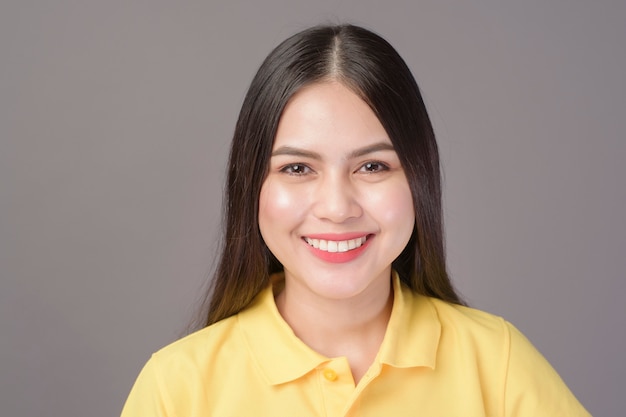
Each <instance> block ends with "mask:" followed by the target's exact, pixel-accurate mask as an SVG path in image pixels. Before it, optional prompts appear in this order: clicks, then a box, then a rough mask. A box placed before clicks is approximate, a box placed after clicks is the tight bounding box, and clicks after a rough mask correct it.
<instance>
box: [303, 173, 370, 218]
mask: <svg viewBox="0 0 626 417" xmlns="http://www.w3.org/2000/svg"><path fill="white" fill-rule="evenodd" d="M362 214H363V210H362V207H361V205H360V204H359V202H358V191H357V190H356V188H355V186H354V184H352V182H351V181H350V179H349V178H343V177H342V176H340V175H332V176H329V177H328V178H325V180H323V181H319V183H318V186H317V188H316V190H315V195H314V204H313V215H314V216H315V217H317V218H318V219H320V220H328V221H331V222H333V223H342V222H345V221H347V220H349V219H352V218H358V217H360V216H361V215H362Z"/></svg>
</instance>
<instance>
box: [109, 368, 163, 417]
mask: <svg viewBox="0 0 626 417" xmlns="http://www.w3.org/2000/svg"><path fill="white" fill-rule="evenodd" d="M155 361H156V358H155V356H152V358H151V359H150V360H149V361H148V362H147V363H146V365H145V366H144V367H143V369H142V370H141V372H140V373H139V376H138V377H137V380H136V381H135V384H134V385H133V388H132V389H131V391H130V394H129V395H128V398H127V399H126V403H125V404H124V408H123V409H122V415H121V417H140V416H141V417H175V416H174V415H173V414H171V413H168V411H167V405H166V403H167V400H166V398H165V393H164V392H163V390H162V387H161V384H160V381H159V377H158V375H157V373H156V370H155V367H156V365H155Z"/></svg>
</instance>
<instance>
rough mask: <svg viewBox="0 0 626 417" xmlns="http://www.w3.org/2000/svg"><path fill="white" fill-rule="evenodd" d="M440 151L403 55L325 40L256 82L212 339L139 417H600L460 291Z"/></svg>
mask: <svg viewBox="0 0 626 417" xmlns="http://www.w3.org/2000/svg"><path fill="white" fill-rule="evenodd" d="M440 182H441V181H440V172H439V157H438V153H437V145H436V142H435V137H434V134H433V129H432V126H431V124H430V121H429V118H428V115H427V113H426V109H425V106H424V103H423V101H422V98H421V96H420V93H419V89H418V86H417V84H416V83H415V80H414V79H413V77H412V75H411V73H410V71H409V69H408V68H407V66H406V64H405V63H404V61H403V60H402V58H401V57H400V56H399V55H398V54H397V52H396V51H395V50H394V49H393V48H392V47H391V46H390V45H389V44H388V43H387V42H386V41H385V40H383V39H382V38H380V37H379V36H377V35H375V34H373V33H371V32H369V31H367V30H365V29H362V28H359V27H355V26H349V25H345V26H331V27H315V28H311V29H308V30H305V31H303V32H301V33H298V34H296V35H294V36H293V37H291V38H289V39H287V40H286V41H284V42H283V43H282V44H280V45H279V46H278V47H277V48H276V49H275V50H274V51H273V52H272V53H271V54H270V55H269V56H268V57H267V58H266V60H265V62H264V63H263V64H262V66H261V68H260V69H259V71H258V73H257V74H256V76H255V78H254V80H253V81H252V85H251V87H250V89H249V91H248V94H247V96H246V98H245V100H244V104H243V107H242V110H241V113H240V116H239V120H238V122H237V126H236V129H235V134H234V139H233V143H232V149H231V154H230V162H229V170H228V187H227V193H226V202H227V206H226V231H225V245H224V248H223V252H222V256H221V260H220V264H219V267H218V270H217V273H216V276H215V278H214V288H213V292H212V296H211V298H210V304H209V307H208V312H207V314H206V317H207V318H206V327H205V328H204V329H202V330H200V331H198V332H196V333H194V334H192V335H190V336H188V337H186V338H184V339H182V340H179V341H178V342H175V343H173V344H172V345H170V346H168V347H166V348H164V349H162V350H161V351H159V352H157V353H156V354H155V355H153V357H152V358H151V359H150V361H149V362H148V363H147V364H146V366H145V367H144V370H143V371H142V372H141V374H140V376H139V377H138V379H137V382H136V383H135V386H134V388H133V390H132V392H131V394H130V396H129V398H128V400H127V403H126V405H125V408H124V411H123V412H122V416H124V417H131V416H140V415H141V416H177V417H189V416H209V415H211V416H212V415H215V416H248V415H254V416H301V415H307V416H308V415H310V416H323V415H333V416H335V415H336V416H344V415H345V416H348V415H350V416H383V415H385V416H387V415H388V416H405V415H406V416H409V415H424V416H533V417H537V416H558V415H564V416H565V415H567V416H586V415H588V413H587V412H586V411H585V409H584V408H583V407H582V406H581V405H580V404H579V403H578V401H577V400H576V399H575V397H574V396H573V395H572V394H571V393H570V391H569V390H568V389H567V387H566V386H565V385H564V383H563V382H562V381H561V379H560V378H559V376H558V375H557V374H556V372H555V371H554V370H553V369H552V368H551V367H550V365H549V364H548V363H547V362H546V361H545V359H544V358H543V357H542V356H541V355H540V354H539V353H538V352H537V351H536V350H535V349H534V347H533V346H532V345H531V344H530V343H529V342H528V341H527V340H526V339H525V338H524V336H522V335H521V334H520V333H519V332H518V331H517V330H516V329H515V328H514V327H513V326H512V325H510V324H509V323H507V322H505V321H504V320H502V319H500V318H498V317H494V316H491V315H489V314H487V313H484V312H480V311H477V310H474V309H470V308H468V307H465V306H464V305H463V303H462V301H461V300H460V298H459V297H458V295H457V294H456V293H455V291H454V289H453V287H452V285H451V283H450V280H449V278H448V275H447V272H446V266H445V259H444V249H443V237H442V236H443V231H442V219H441V216H442V214H441V184H440Z"/></svg>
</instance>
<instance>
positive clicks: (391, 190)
mask: <svg viewBox="0 0 626 417" xmlns="http://www.w3.org/2000/svg"><path fill="white" fill-rule="evenodd" d="M372 203H373V204H375V207H372V210H373V212H375V213H378V218H379V221H380V222H381V223H382V224H384V225H387V227H393V228H396V229H397V230H396V231H397V232H399V236H400V235H405V234H408V235H409V236H410V235H411V233H412V231H413V225H414V224H415V209H414V207H413V197H412V195H411V191H410V189H409V186H408V184H407V183H406V182H405V181H404V182H403V181H399V182H398V183H397V184H394V185H393V186H388V187H385V188H384V189H383V191H382V192H381V193H379V194H378V198H376V199H375V200H374V201H372ZM403 230H406V233H403Z"/></svg>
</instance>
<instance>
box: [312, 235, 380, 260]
mask: <svg viewBox="0 0 626 417" xmlns="http://www.w3.org/2000/svg"><path fill="white" fill-rule="evenodd" d="M369 243H370V237H369V236H368V238H367V240H366V241H365V243H363V244H362V245H361V246H359V247H358V248H356V249H352V250H349V251H347V252H327V251H324V250H320V249H315V248H314V247H313V246H311V245H309V244H308V243H306V242H304V244H305V245H307V246H308V248H309V250H311V252H312V253H313V255H315V256H316V257H317V258H319V259H321V260H322V261H324V262H330V263H334V264H340V263H345V262H350V261H353V260H355V259H356V258H358V257H359V256H361V254H362V253H363V252H364V251H365V249H366V248H367V247H368V246H369Z"/></svg>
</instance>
